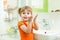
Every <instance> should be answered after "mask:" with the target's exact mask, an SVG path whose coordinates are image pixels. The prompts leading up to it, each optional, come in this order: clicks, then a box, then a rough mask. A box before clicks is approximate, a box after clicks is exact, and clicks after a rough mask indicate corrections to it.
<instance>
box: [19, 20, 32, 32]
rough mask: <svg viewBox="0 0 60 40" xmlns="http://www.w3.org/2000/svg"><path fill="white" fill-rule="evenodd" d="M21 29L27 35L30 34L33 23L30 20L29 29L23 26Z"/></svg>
mask: <svg viewBox="0 0 60 40" xmlns="http://www.w3.org/2000/svg"><path fill="white" fill-rule="evenodd" d="M20 28H21V29H22V30H23V31H24V32H25V33H30V32H31V29H32V21H31V19H30V21H29V22H28V25H27V27H26V26H25V25H21V26H20Z"/></svg>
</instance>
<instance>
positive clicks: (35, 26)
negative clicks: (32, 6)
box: [33, 15, 38, 30]
mask: <svg viewBox="0 0 60 40" xmlns="http://www.w3.org/2000/svg"><path fill="white" fill-rule="evenodd" d="M37 16H38V15H36V16H35V17H34V19H33V22H34V23H33V26H34V29H35V30H38V26H37V23H36V18H37Z"/></svg>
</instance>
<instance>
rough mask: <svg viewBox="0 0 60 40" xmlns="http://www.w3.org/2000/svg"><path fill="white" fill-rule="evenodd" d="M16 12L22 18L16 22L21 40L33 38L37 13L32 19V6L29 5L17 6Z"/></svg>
mask: <svg viewBox="0 0 60 40" xmlns="http://www.w3.org/2000/svg"><path fill="white" fill-rule="evenodd" d="M18 13H19V15H20V17H21V18H22V21H19V22H18V30H19V32H20V36H21V40H33V28H34V29H35V30H38V27H37V24H36V17H37V15H36V16H35V17H34V18H33V19H32V8H31V7H29V6H24V7H22V8H19V10H18Z"/></svg>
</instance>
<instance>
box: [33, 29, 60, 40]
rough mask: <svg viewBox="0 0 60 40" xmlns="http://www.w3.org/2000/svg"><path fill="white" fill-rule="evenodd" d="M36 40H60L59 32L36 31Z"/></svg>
mask: <svg viewBox="0 0 60 40" xmlns="http://www.w3.org/2000/svg"><path fill="white" fill-rule="evenodd" d="M34 35H35V39H36V40H60V34H59V32H53V31H49V30H48V31H47V30H38V31H35V30H34Z"/></svg>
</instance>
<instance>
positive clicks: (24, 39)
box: [18, 21, 33, 40]
mask: <svg viewBox="0 0 60 40" xmlns="http://www.w3.org/2000/svg"><path fill="white" fill-rule="evenodd" d="M21 25H25V26H26V27H27V24H26V23H25V22H23V21H19V22H18V30H19V32H20V36H21V40H33V25H32V29H31V32H30V33H25V32H24V31H23V30H22V29H21V28H20V26H21Z"/></svg>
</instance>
